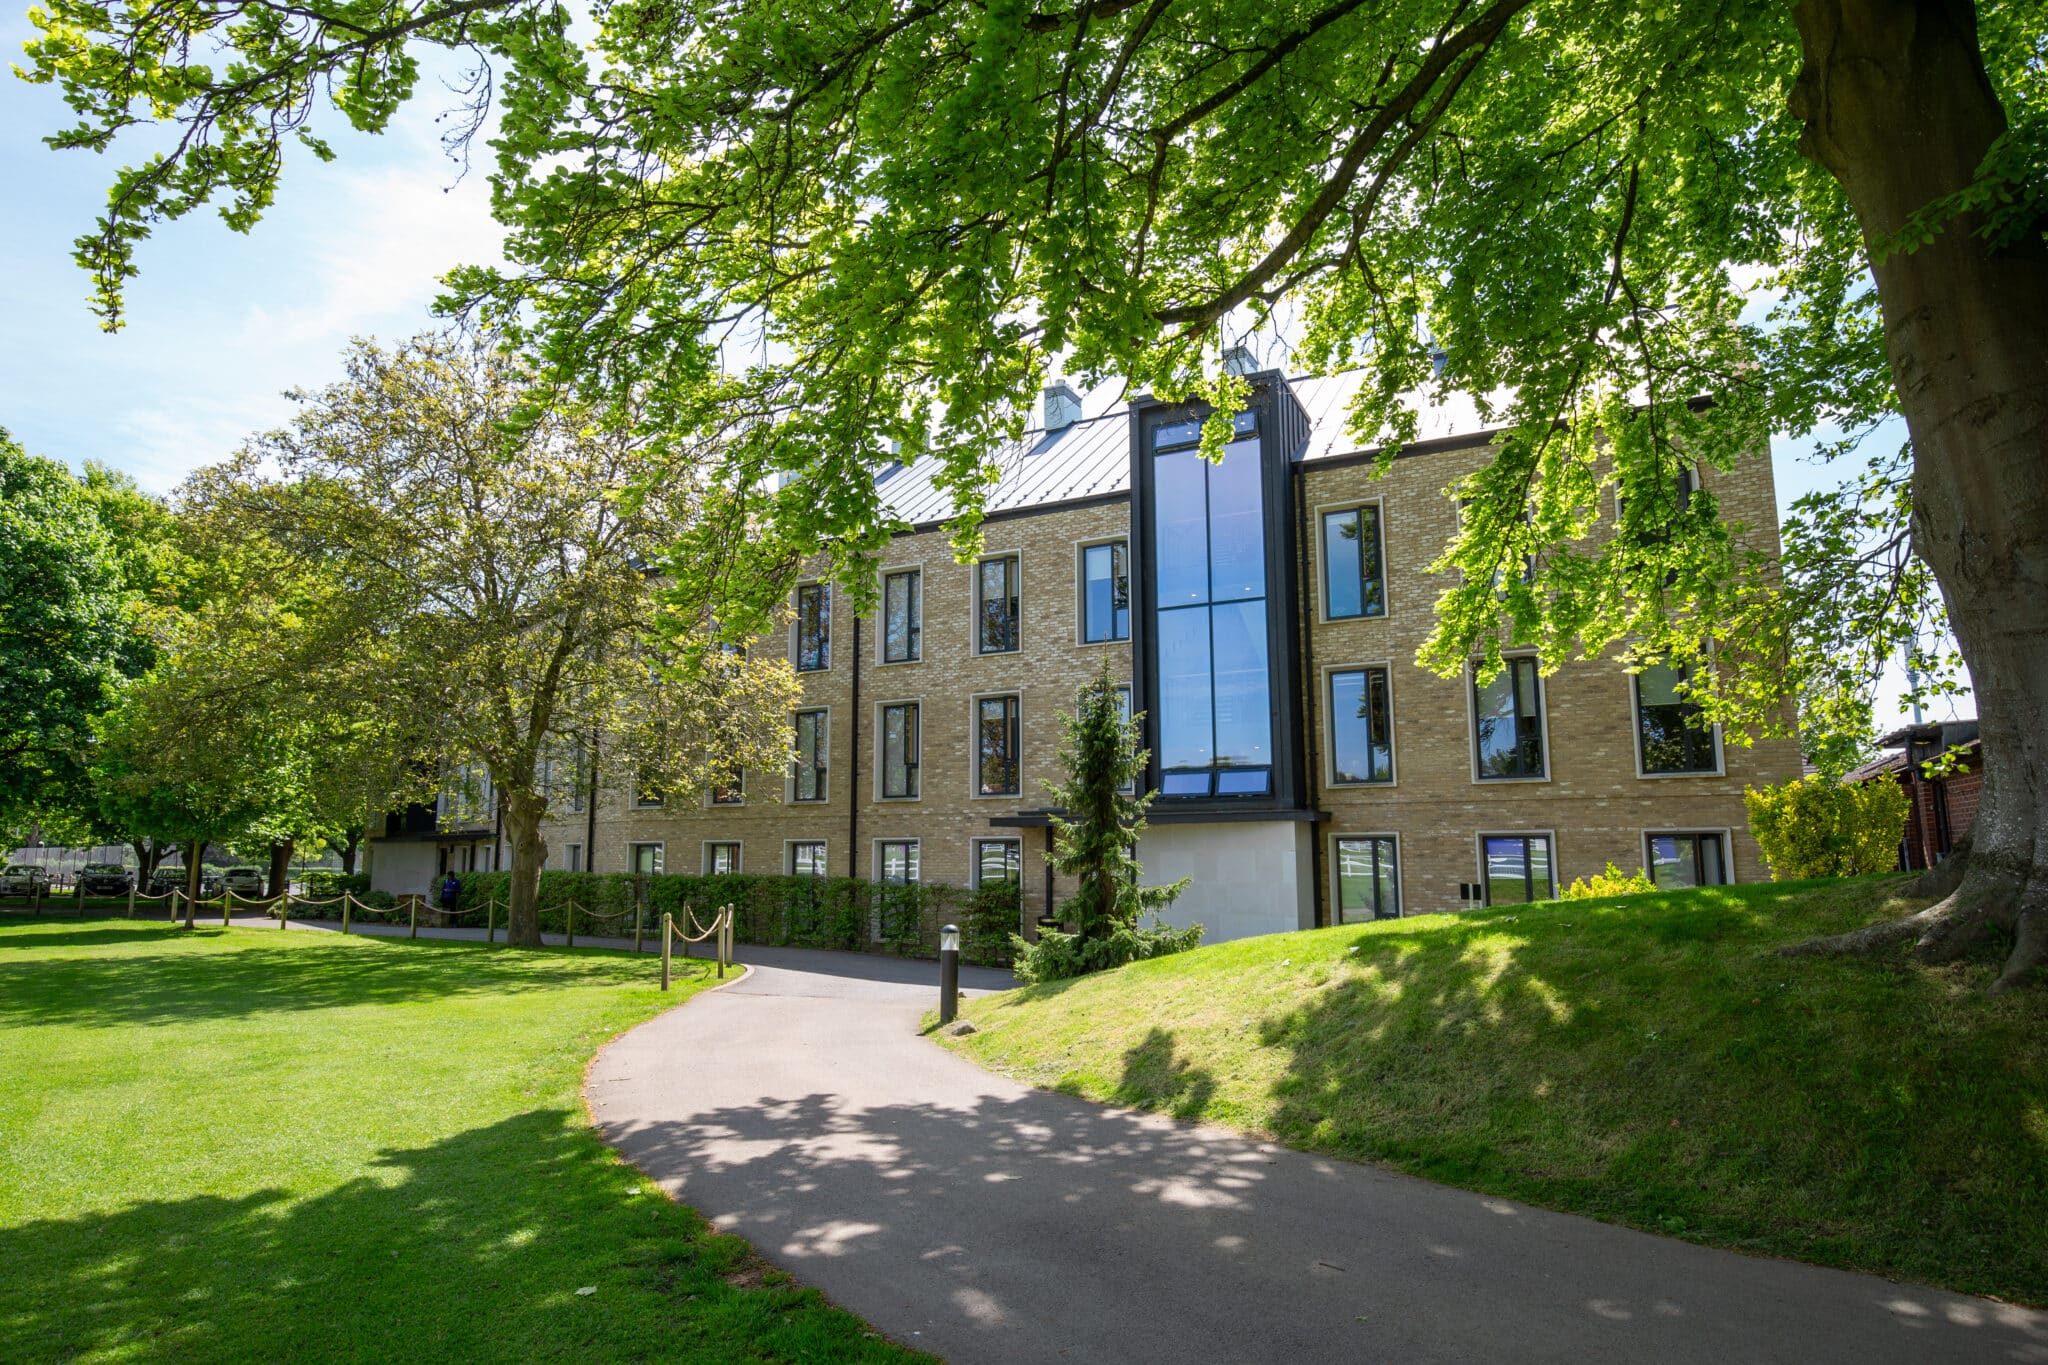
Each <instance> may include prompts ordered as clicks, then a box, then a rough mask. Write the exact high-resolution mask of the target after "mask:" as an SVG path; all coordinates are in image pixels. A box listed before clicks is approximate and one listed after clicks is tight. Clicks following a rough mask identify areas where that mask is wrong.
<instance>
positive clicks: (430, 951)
mask: <svg viewBox="0 0 2048 1365" xmlns="http://www.w3.org/2000/svg"><path fill="white" fill-rule="evenodd" d="M232 932H233V937H232V939H224V937H223V935H222V931H220V930H218V929H213V930H208V929H199V930H196V931H193V933H192V934H190V935H187V934H185V933H184V932H183V931H178V930H172V929H170V928H169V927H168V926H164V925H155V926H137V927H136V928H135V929H134V930H129V929H127V928H126V927H125V926H124V927H122V928H119V929H104V928H100V929H92V928H82V929H78V930H73V931H68V932H67V931H51V932H0V1027H6V1026H7V1025H9V1024H22V1025H26V1024H44V1023H61V1024H78V1025H86V1026H98V1027H118V1026H123V1025H130V1024H138V1023H159V1022H182V1021H189V1020H194V1019H209V1018H214V1019H220V1018H235V1017H242V1016H247V1015H252V1014H261V1013H266V1012H273V1011H303V1010H317V1009H330V1008H336V1007H343V1006H353V1005H389V1004H404V1003H409V1002H413V1001H424V1000H443V999H448V998H450V997H454V996H461V995H468V994H491V995H504V994H508V993H514V992H520V991H545V990H554V989H559V988H562V987H568V986H576V985H579V984H583V983H616V982H619V981H621V980H628V979H637V978H641V977H644V978H645V979H646V980H647V981H648V982H649V983H652V982H653V981H655V980H656V979H657V975H658V971H659V969H658V967H657V966H656V965H655V964H654V963H653V961H652V960H651V959H648V958H634V957H633V956H632V955H631V954H621V953H615V952H607V951H588V952H586V951H583V950H578V951H576V952H572V953H564V952H561V951H544V952H513V951H509V950H505V949H495V950H494V949H489V948H486V947H484V946H483V945H481V944H473V943H468V942H462V941H456V940H446V939H442V940H429V939H420V940H418V941H416V942H414V941H401V942H393V941H391V940H389V939H380V938H374V937H368V936H362V937H356V938H350V939H344V938H341V937H339V936H333V935H327V936H322V937H321V938H320V939H318V940H314V941H312V942H308V941H307V938H308V937H309V936H304V935H301V936H295V937H294V938H293V939H292V940H290V941H289V942H282V943H275V944H273V943H271V942H269V941H267V940H266V939H264V938H262V937H258V936H255V935H252V934H250V933H249V932H248V931H242V930H237V931H232ZM91 944H98V945H101V946H106V945H111V944H132V945H135V947H136V951H133V952H129V953H125V954H119V955H98V956H81V957H51V956H47V955H41V956H23V955H20V954H17V953H10V952H9V951H8V950H9V949H20V948H26V947H30V946H38V947H44V948H51V947H66V946H71V945H78V946H86V945H91ZM151 945H156V947H155V948H154V950H153V949H152V946H151ZM676 969H677V970H678V971H681V972H696V973H701V972H704V971H708V970H710V968H709V965H708V964H703V963H697V964H692V965H690V966H685V965H684V964H683V963H681V962H680V961H679V962H678V963H677V964H676Z"/></svg>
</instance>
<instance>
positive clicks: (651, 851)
mask: <svg viewBox="0 0 2048 1365" xmlns="http://www.w3.org/2000/svg"><path fill="white" fill-rule="evenodd" d="M626 866H627V867H629V868H631V869H632V872H633V875H634V876H636V877H654V876H659V875H660V873H661V845H660V844H634V845H633V846H632V847H631V848H630V849H629V850H628V851H627V855H626Z"/></svg>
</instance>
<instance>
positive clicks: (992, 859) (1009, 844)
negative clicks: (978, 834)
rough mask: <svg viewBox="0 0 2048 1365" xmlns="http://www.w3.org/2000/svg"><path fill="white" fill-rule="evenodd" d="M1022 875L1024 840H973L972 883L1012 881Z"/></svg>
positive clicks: (982, 884)
mask: <svg viewBox="0 0 2048 1365" xmlns="http://www.w3.org/2000/svg"><path fill="white" fill-rule="evenodd" d="M1023 875H1024V841H1023V840H1021V839H976V840H975V841H974V884H975V885H976V886H991V885H994V884H995V883H998V882H1014V881H1018V880H1021V879H1022V877H1023Z"/></svg>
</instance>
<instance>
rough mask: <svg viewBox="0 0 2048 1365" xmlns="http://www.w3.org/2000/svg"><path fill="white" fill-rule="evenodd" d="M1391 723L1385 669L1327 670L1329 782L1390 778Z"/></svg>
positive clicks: (1388, 780)
mask: <svg viewBox="0 0 2048 1365" xmlns="http://www.w3.org/2000/svg"><path fill="white" fill-rule="evenodd" d="M1393 780H1394V722H1393V712H1392V708H1391V707H1390V705H1389V703H1388V700H1387V670H1386V669H1384V668H1347V669H1341V670H1338V671H1336V672H1333V673H1331V674H1330V781H1331V782H1333V783H1352V782H1392V781H1393Z"/></svg>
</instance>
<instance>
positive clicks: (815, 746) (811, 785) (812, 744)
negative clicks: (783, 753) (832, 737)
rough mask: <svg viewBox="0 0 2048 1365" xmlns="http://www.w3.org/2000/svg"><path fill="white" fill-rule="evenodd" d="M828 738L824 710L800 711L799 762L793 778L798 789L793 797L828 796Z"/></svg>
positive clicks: (818, 799)
mask: <svg viewBox="0 0 2048 1365" xmlns="http://www.w3.org/2000/svg"><path fill="white" fill-rule="evenodd" d="M825 739H826V731H825V713H824V712H823V711H799V712H797V713H796V764H795V767H794V769H793V770H792V772H791V780H790V785H791V786H792V787H793V788H794V789H795V790H794V791H793V792H792V793H791V796H792V799H794V800H797V801H823V800H824V799H825Z"/></svg>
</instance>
